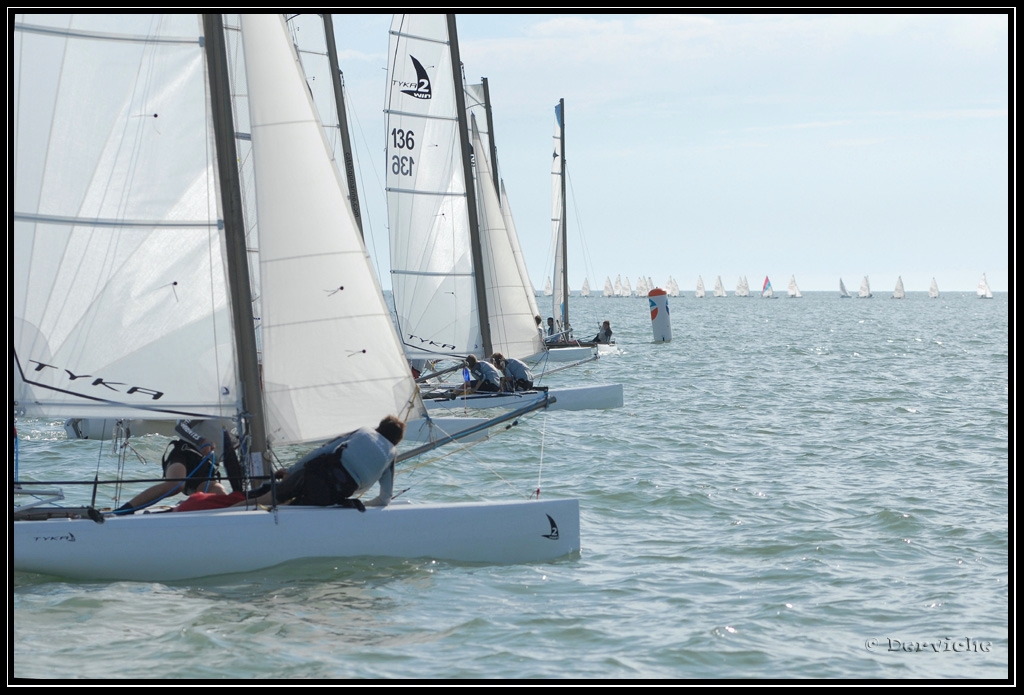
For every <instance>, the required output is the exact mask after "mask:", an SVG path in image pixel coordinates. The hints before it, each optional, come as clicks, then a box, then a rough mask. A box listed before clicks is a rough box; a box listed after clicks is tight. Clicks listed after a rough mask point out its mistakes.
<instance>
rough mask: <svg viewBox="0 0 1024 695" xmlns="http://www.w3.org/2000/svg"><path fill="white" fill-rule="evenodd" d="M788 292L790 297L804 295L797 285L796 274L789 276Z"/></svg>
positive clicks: (797, 297)
mask: <svg viewBox="0 0 1024 695" xmlns="http://www.w3.org/2000/svg"><path fill="white" fill-rule="evenodd" d="M786 292H787V294H789V296H790V297H793V298H796V299H799V298H800V297H803V295H802V294H800V288H799V287H797V286H796V275H790V276H789V289H787V290H786Z"/></svg>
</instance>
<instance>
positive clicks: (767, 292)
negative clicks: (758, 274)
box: [761, 275, 775, 299]
mask: <svg viewBox="0 0 1024 695" xmlns="http://www.w3.org/2000/svg"><path fill="white" fill-rule="evenodd" d="M761 296H762V297H764V298H766V299H770V298H772V297H774V296H775V292H773V291H772V281H771V280H769V279H768V276H767V275H765V276H764V284H763V285H761Z"/></svg>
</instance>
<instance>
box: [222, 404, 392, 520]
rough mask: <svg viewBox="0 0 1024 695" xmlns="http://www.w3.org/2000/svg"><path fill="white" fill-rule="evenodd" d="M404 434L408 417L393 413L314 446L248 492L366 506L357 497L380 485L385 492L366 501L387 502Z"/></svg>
mask: <svg viewBox="0 0 1024 695" xmlns="http://www.w3.org/2000/svg"><path fill="white" fill-rule="evenodd" d="M404 436H405V423H404V422H402V421H401V420H399V419H398V418H397V417H395V416H394V415H388V416H387V417H385V418H384V419H383V420H381V421H380V423H379V424H378V425H377V429H375V430H371V429H370V428H369V427H362V428H360V429H358V430H356V431H355V432H353V433H352V434H349V435H345V436H342V437H338V438H336V439H333V440H331V441H330V442H328V443H327V444H324V445H323V446H321V447H320V448H318V449H314V450H313V451H311V452H309V453H308V454H306V455H305V456H303V457H302V458H301V459H299V460H298V461H297V462H296V463H294V464H293V465H292V466H290V467H289V468H288V469H287V473H286V474H285V476H284V479H282V480H281V481H280V482H276V483H267V484H265V485H263V486H262V487H261V488H259V489H257V490H253V491H252V492H251V493H249V497H250V499H251V498H253V497H255V498H256V502H257V503H259V504H262V505H271V504H274V503H275V502H276V503H277V504H283V503H285V502H290V503H291V504H294V505H307V506H317V507H327V506H331V505H336V504H337V505H341V506H344V507H355V508H357V509H359V511H364V509H363V503H362V502H361V501H359V500H358V499H356V498H357V497H359V496H360V495H363V494H364V493H366V492H367V491H369V490H370V489H371V488H372V487H373V486H374V485H379V486H380V493H379V494H378V495H377V497H375V498H374V499H372V500H370V501H369V502H366V505H368V506H371V507H386V506H387V505H388V503H390V502H391V493H392V490H393V487H394V480H395V453H396V449H395V447H396V446H397V445H398V443H399V442H401V441H402V437H404ZM272 486H273V487H272ZM241 504H245V502H242V503H241Z"/></svg>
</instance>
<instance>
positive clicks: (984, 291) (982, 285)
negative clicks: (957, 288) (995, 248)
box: [977, 273, 992, 299]
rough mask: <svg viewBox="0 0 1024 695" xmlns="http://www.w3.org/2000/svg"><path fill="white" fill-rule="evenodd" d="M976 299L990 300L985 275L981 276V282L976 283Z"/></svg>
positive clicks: (989, 290)
mask: <svg viewBox="0 0 1024 695" xmlns="http://www.w3.org/2000/svg"><path fill="white" fill-rule="evenodd" d="M977 294H978V299H992V290H991V289H990V288H989V286H988V279H987V278H986V277H985V273H982V274H981V282H979V283H978V290H977Z"/></svg>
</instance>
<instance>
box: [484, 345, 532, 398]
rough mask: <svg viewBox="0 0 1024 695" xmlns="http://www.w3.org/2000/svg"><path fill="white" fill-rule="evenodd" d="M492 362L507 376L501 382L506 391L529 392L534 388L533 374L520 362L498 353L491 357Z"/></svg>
mask: <svg viewBox="0 0 1024 695" xmlns="http://www.w3.org/2000/svg"><path fill="white" fill-rule="evenodd" d="M491 362H493V363H494V366H495V367H497V368H498V369H500V370H501V371H502V372H504V374H505V376H503V377H502V380H501V384H502V387H503V389H504V390H505V391H529V390H530V389H532V388H533V372H531V371H530V368H529V367H527V366H526V365H525V364H523V363H522V362H520V361H519V360H517V359H515V358H514V357H505V356H504V355H503V354H501V353H500V352H496V353H494V354H493V355H491Z"/></svg>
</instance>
